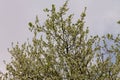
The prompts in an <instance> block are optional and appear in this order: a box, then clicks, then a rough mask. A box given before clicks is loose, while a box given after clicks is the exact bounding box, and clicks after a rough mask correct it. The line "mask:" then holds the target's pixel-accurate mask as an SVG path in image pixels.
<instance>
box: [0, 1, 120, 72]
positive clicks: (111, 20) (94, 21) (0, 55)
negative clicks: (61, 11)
mask: <svg viewBox="0 0 120 80" xmlns="http://www.w3.org/2000/svg"><path fill="white" fill-rule="evenodd" d="M65 1H66V0H0V71H2V72H5V64H4V63H3V61H4V60H5V61H6V62H10V60H11V59H10V58H11V56H10V53H9V52H8V50H7V49H8V48H11V42H14V43H16V42H20V43H21V44H22V43H24V42H25V41H26V40H27V38H32V33H30V32H29V30H28V23H29V22H34V21H35V17H36V15H38V16H39V18H40V22H42V23H43V22H44V20H45V18H46V14H45V13H44V12H43V9H45V8H51V5H52V4H55V5H56V7H57V8H59V7H60V6H62V4H63V3H64V2H65ZM68 7H69V8H70V9H69V12H68V14H70V13H74V15H75V16H74V19H78V18H79V17H80V13H81V12H82V11H83V10H84V7H87V11H86V15H87V16H86V26H88V27H89V29H90V34H92V35H96V34H98V35H104V34H106V33H113V34H118V33H120V25H119V24H117V21H118V20H120V0H69V4H68Z"/></svg>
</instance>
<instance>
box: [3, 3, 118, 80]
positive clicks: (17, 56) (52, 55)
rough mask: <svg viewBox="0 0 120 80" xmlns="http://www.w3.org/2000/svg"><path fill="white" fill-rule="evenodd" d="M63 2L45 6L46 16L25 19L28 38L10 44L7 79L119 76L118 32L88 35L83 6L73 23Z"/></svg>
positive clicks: (85, 79) (94, 79) (112, 79)
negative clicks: (30, 19) (61, 4)
mask: <svg viewBox="0 0 120 80" xmlns="http://www.w3.org/2000/svg"><path fill="white" fill-rule="evenodd" d="M67 3H68V2H65V3H64V5H63V6H62V7H60V9H59V10H58V11H57V10H56V7H55V5H52V9H47V8H46V9H45V10H44V11H45V12H47V19H46V21H45V23H44V24H43V25H40V22H39V19H38V17H36V21H35V23H32V22H30V23H29V30H30V31H31V32H33V34H34V37H33V38H32V42H29V41H27V42H25V43H24V44H22V45H20V44H19V43H17V44H16V45H14V44H13V45H12V48H11V49H9V52H10V54H11V55H12V61H11V62H10V63H8V64H7V66H6V68H7V73H6V74H5V79H6V80H7V79H9V80H120V76H119V72H120V35H118V36H113V35H112V34H106V35H103V36H102V37H99V36H98V35H96V36H90V35H89V29H88V27H85V25H84V24H85V21H84V18H85V16H86V13H85V11H86V8H85V9H84V11H83V12H82V13H81V15H80V18H79V19H78V20H77V21H76V22H75V23H73V21H72V19H73V14H70V15H68V16H66V14H67V11H68V10H69V9H68V8H67Z"/></svg>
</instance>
